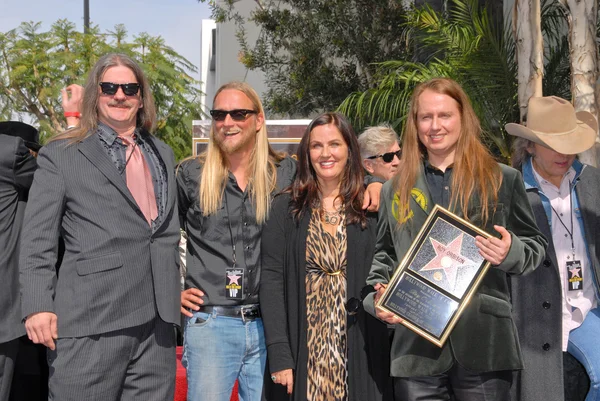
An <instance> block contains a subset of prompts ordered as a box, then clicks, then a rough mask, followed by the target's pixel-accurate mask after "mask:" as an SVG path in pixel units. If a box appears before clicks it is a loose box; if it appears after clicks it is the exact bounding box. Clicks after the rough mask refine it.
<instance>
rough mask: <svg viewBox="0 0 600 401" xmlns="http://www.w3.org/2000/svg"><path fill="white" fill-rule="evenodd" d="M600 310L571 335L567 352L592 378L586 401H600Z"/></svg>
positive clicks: (592, 314)
mask: <svg viewBox="0 0 600 401" xmlns="http://www.w3.org/2000/svg"><path fill="white" fill-rule="evenodd" d="M599 334H600V308H596V309H592V310H591V311H590V312H589V313H588V314H587V315H586V317H585V320H584V321H583V323H582V324H581V326H579V327H578V328H576V329H575V330H572V331H571V332H570V333H569V346H568V347H567V351H568V352H569V353H570V354H571V355H573V356H574V357H575V358H577V360H578V361H579V362H581V364H582V365H583V367H584V368H585V370H586V371H587V374H588V376H589V377H590V391H589V392H588V394H587V397H585V401H600V381H599V379H600V378H599V377H598V374H600V342H598V335H599Z"/></svg>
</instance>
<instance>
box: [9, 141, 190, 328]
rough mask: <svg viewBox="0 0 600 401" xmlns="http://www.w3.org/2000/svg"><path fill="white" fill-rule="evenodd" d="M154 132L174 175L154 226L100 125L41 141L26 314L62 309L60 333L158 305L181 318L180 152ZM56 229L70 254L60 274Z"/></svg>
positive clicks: (134, 319)
mask: <svg viewBox="0 0 600 401" xmlns="http://www.w3.org/2000/svg"><path fill="white" fill-rule="evenodd" d="M148 140H149V141H151V142H152V143H153V144H154V145H155V148H156V149H157V150H158V153H159V154H160V157H161V158H162V160H163V162H164V164H165V166H166V170H167V175H168V183H167V185H168V192H167V193H168V200H167V207H166V210H165V213H166V215H165V217H164V219H163V223H162V225H161V226H160V227H159V228H158V229H157V230H156V231H155V232H154V233H153V232H152V230H151V228H150V226H149V225H148V223H147V222H146V220H145V218H144V216H143V214H142V212H141V210H140V209H139V208H138V206H137V204H136V202H135V200H134V199H133V196H132V195H131V193H130V192H129V190H128V188H127V184H126V182H125V177H124V176H123V175H120V174H119V172H118V171H117V169H116V168H115V165H114V164H113V162H112V161H111V160H110V158H109V157H108V155H107V154H106V152H105V150H104V149H103V148H102V145H101V143H100V141H99V140H98V138H97V136H96V135H90V136H88V137H87V138H86V139H84V140H83V141H81V142H80V143H76V144H72V145H68V143H67V142H66V141H64V140H63V141H55V142H51V143H50V144H48V145H46V146H44V148H42V150H41V152H40V154H39V157H38V164H39V169H38V171H37V172H36V174H35V178H34V182H33V186H32V189H31V194H30V201H29V203H28V205H27V209H26V212H25V224H24V227H23V237H22V245H21V257H20V272H21V274H20V281H21V303H22V316H23V317H26V316H28V315H29V314H31V313H35V312H42V311H47V312H54V313H56V315H57V316H58V335H59V337H81V336H89V335H93V334H101V333H106V332H110V331H114V330H119V329H122V328H127V327H133V326H137V325H140V324H143V323H145V322H148V321H149V320H151V319H153V318H154V317H155V316H156V314H157V313H158V316H159V317H160V318H161V319H162V320H164V321H166V322H168V323H173V324H179V321H180V319H179V303H180V300H179V298H180V284H179V271H178V269H179V263H178V258H179V255H178V253H177V243H178V240H179V222H178V218H177V215H178V213H177V204H176V202H175V177H174V156H173V152H172V150H171V149H170V148H169V147H168V146H167V145H166V144H164V143H163V142H161V141H160V140H158V139H156V138H154V137H151V136H150V137H149V139H148ZM59 235H62V237H63V238H64V241H65V254H64V258H63V261H62V265H61V268H60V273H59V275H58V277H57V275H56V273H55V269H54V264H55V261H56V248H57V242H58V237H59Z"/></svg>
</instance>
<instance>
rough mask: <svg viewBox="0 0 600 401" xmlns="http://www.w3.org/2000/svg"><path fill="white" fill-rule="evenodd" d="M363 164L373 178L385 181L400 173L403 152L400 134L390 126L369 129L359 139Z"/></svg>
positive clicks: (384, 125)
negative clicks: (399, 167)
mask: <svg viewBox="0 0 600 401" xmlns="http://www.w3.org/2000/svg"><path fill="white" fill-rule="evenodd" d="M358 145H359V146H360V155H361V157H362V163H363V166H364V168H365V170H367V171H368V172H369V174H371V175H372V176H375V177H379V178H381V179H383V180H384V181H387V180H389V179H390V178H392V177H393V176H394V174H396V172H397V171H398V165H399V164H400V156H401V154H402V153H401V150H400V145H398V134H396V131H394V129H393V128H392V127H390V126H389V125H386V124H383V125H379V126H377V127H369V128H367V129H366V130H365V131H364V132H363V133H362V134H360V136H359V137H358Z"/></svg>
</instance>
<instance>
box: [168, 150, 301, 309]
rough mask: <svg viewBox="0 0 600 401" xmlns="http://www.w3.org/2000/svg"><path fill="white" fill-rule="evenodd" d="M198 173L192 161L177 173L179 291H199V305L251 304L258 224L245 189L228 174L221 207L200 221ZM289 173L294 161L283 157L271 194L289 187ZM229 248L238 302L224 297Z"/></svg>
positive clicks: (253, 300) (254, 300)
mask: <svg viewBox="0 0 600 401" xmlns="http://www.w3.org/2000/svg"><path fill="white" fill-rule="evenodd" d="M201 171H202V166H201V165H200V164H199V162H198V159H197V158H195V159H189V160H186V161H184V162H182V163H181V165H180V166H179V168H178V170H177V191H178V197H177V201H178V204H179V216H180V219H181V224H182V227H183V228H184V229H185V230H186V232H187V236H188V242H187V258H186V268H187V275H186V280H185V288H199V289H200V290H202V291H203V292H204V294H205V297H204V305H221V306H223V305H225V306H227V305H247V304H256V303H258V286H259V280H260V267H261V260H260V235H261V231H262V225H259V224H258V223H257V222H256V213H255V210H254V206H253V205H252V201H251V198H250V196H249V192H248V189H249V188H248V187H247V188H246V190H245V191H242V190H241V189H240V187H239V186H238V185H237V181H236V179H235V177H234V176H233V174H231V173H230V174H229V178H228V180H227V183H226V185H225V192H224V194H223V200H222V204H221V206H220V207H219V209H218V210H217V212H216V213H215V214H212V215H210V216H203V215H202V210H201V209H200V204H199V202H198V197H199V192H198V191H199V180H200V174H201ZM295 173H296V162H295V161H294V160H293V159H291V158H289V157H288V158H285V159H284V160H282V161H281V162H280V163H279V164H278V165H277V190H276V192H278V191H281V190H282V189H284V188H285V187H287V186H289V185H290V184H291V183H292V179H293V177H294V175H295ZM214 190H215V191H219V190H220V188H214ZM233 244H235V254H236V264H235V268H236V269H244V278H243V280H244V284H243V294H242V298H241V299H228V298H227V297H226V294H225V284H226V269H229V268H232V267H233ZM240 284H241V283H240Z"/></svg>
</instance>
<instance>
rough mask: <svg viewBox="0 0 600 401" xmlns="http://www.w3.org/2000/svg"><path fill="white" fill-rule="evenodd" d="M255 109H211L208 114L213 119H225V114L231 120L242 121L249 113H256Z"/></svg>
mask: <svg viewBox="0 0 600 401" xmlns="http://www.w3.org/2000/svg"><path fill="white" fill-rule="evenodd" d="M257 113H258V112H257V111H255V110H246V109H235V110H211V111H210V115H211V116H212V118H213V120H215V121H225V118H226V117H227V114H229V115H230V116H231V119H232V120H233V121H244V120H246V117H248V115H249V114H257Z"/></svg>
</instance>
